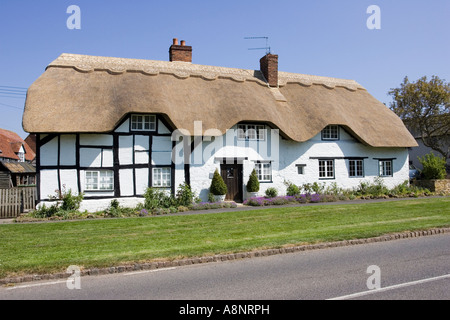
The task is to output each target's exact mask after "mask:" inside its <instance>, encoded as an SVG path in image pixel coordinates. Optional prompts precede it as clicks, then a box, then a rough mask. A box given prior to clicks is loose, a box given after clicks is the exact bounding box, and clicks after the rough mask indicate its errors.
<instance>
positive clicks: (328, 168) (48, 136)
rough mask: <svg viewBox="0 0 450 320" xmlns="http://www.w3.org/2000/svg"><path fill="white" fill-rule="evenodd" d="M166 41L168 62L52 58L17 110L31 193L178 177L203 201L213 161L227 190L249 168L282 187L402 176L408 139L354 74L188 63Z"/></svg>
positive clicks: (184, 49) (90, 194)
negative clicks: (32, 165) (32, 170)
mask: <svg viewBox="0 0 450 320" xmlns="http://www.w3.org/2000/svg"><path fill="white" fill-rule="evenodd" d="M169 52H170V57H169V61H152V60H136V59H122V58H110V57H95V56H85V55H75V54H62V55H61V56H59V57H58V58H57V59H56V60H55V61H53V62H52V63H50V65H49V66H48V67H47V68H46V70H45V72H44V73H43V74H42V76H41V77H40V78H39V79H37V80H36V81H35V82H34V83H33V84H32V85H31V87H30V88H29V90H28V94H27V100H26V105H25V112H24V116H23V127H24V129H25V131H27V132H30V133H34V134H36V137H37V138H36V148H37V172H38V174H37V177H38V179H37V180H38V189H39V198H40V199H41V200H46V199H48V198H49V195H52V194H54V193H55V190H58V189H59V190H60V189H61V188H63V186H65V187H66V189H72V191H75V192H84V194H85V199H86V200H85V203H89V201H87V199H96V200H98V201H95V202H90V203H91V206H90V208H94V207H95V208H99V207H101V206H107V204H109V202H110V200H111V199H113V198H117V199H120V200H121V201H122V202H129V203H133V202H136V201H139V199H140V197H141V196H142V195H143V193H144V191H145V189H146V188H147V187H149V186H151V187H157V188H165V189H168V190H170V191H171V192H176V189H177V188H178V186H179V185H180V184H181V183H182V182H184V181H186V182H187V183H189V184H190V185H191V187H192V189H193V190H194V191H195V192H196V193H197V194H199V195H200V197H201V198H202V199H204V200H206V198H207V195H208V189H209V186H210V183H211V178H212V175H213V173H214V171H215V169H218V170H219V171H220V172H221V173H222V176H223V178H224V180H225V182H226V183H227V185H228V195H227V199H233V200H235V201H242V200H244V199H245V198H246V197H247V194H246V189H245V184H246V183H247V180H248V177H249V175H250V173H251V171H252V170H253V169H256V170H257V173H258V177H259V180H260V182H261V191H260V193H261V194H263V193H264V191H265V189H267V188H268V187H276V188H278V189H279V191H280V194H283V193H284V192H285V190H286V187H285V186H284V182H285V181H290V182H292V183H295V184H297V185H300V184H303V183H312V182H325V183H331V182H335V183H336V184H337V185H339V186H341V187H348V188H351V187H353V186H356V185H358V184H359V183H360V182H361V181H363V180H372V179H373V178H374V177H378V176H381V177H383V179H384V181H385V183H386V184H387V185H390V186H393V185H396V184H399V183H402V182H403V181H405V180H407V179H408V149H407V148H408V147H414V146H416V145H417V143H416V141H415V140H414V138H413V137H412V136H411V134H410V133H409V132H408V130H407V129H406V128H405V126H404V124H403V122H402V121H401V120H400V119H399V118H398V117H397V116H396V115H395V114H394V113H393V112H391V111H390V110H389V109H388V108H387V107H386V106H385V105H384V104H382V103H381V102H379V101H378V100H376V99H375V98H374V97H373V96H371V95H370V94H369V93H368V92H367V90H366V89H364V88H363V87H362V86H361V85H360V84H358V83H357V82H355V81H353V80H343V79H335V78H328V77H319V76H311V75H304V74H295V73H288V72H281V71H278V56H277V55H274V54H270V53H269V54H267V55H265V56H264V57H262V59H261V61H260V65H261V68H260V70H243V69H233V68H223V67H215V66H205V65H198V64H193V63H192V47H190V46H186V44H185V42H184V41H182V42H181V44H178V40H176V39H174V43H173V45H172V46H171V47H170V51H169ZM88 207H89V206H88Z"/></svg>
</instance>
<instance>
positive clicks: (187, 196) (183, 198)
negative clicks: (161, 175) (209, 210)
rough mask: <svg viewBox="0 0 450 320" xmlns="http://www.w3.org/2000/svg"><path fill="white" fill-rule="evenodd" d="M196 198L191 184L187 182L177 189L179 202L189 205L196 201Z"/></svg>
mask: <svg viewBox="0 0 450 320" xmlns="http://www.w3.org/2000/svg"><path fill="white" fill-rule="evenodd" d="M194 198H195V194H194V192H192V189H191V186H190V185H188V184H187V183H186V182H183V183H182V184H180V186H179V187H178V190H177V204H178V205H179V206H185V207H188V206H190V205H192V204H193V203H194Z"/></svg>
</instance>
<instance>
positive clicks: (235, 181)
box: [220, 163, 243, 202]
mask: <svg viewBox="0 0 450 320" xmlns="http://www.w3.org/2000/svg"><path fill="white" fill-rule="evenodd" d="M220 169H221V175H222V178H223V181H225V184H226V185H227V188H228V193H227V195H226V197H225V200H230V201H236V202H242V199H243V195H242V164H237V163H233V164H221V165H220Z"/></svg>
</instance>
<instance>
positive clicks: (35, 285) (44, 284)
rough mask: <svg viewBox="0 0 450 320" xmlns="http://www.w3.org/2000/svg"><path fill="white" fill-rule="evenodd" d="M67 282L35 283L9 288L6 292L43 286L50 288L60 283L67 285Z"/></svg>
mask: <svg viewBox="0 0 450 320" xmlns="http://www.w3.org/2000/svg"><path fill="white" fill-rule="evenodd" d="M66 282H67V280H59V281H53V282H42V283H34V284H25V285H21V286H14V287H11V288H7V289H6V290H15V289H24V288H31V287H41V286H48V285H52V284H59V283H66Z"/></svg>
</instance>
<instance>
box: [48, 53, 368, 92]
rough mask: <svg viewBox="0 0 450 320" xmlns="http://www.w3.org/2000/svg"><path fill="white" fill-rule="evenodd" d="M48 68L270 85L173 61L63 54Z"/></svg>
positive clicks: (327, 82) (289, 76) (327, 81)
mask: <svg viewBox="0 0 450 320" xmlns="http://www.w3.org/2000/svg"><path fill="white" fill-rule="evenodd" d="M49 67H71V68H74V69H75V70H77V71H79V72H86V73H88V72H93V71H107V72H109V73H111V74H115V75H117V74H123V73H125V72H141V73H143V74H146V75H150V76H156V75H159V74H172V75H174V76H175V77H177V78H180V79H187V78H189V77H201V78H203V79H204V80H216V79H230V80H234V81H237V82H245V81H254V82H256V83H258V84H260V85H263V86H267V82H266V81H264V79H263V78H262V77H261V76H260V71H259V70H251V69H239V68H230V67H219V66H208V65H200V64H193V63H189V62H179V61H174V62H170V61H160V60H146V59H132V58H117V57H103V56H91V55H81V54H71V53H63V54H61V55H60V56H59V57H58V58H57V59H56V60H54V61H53V62H51V63H50V64H49V65H48V67H47V68H49ZM288 83H299V84H302V85H305V86H311V85H313V84H319V85H324V86H325V87H328V88H330V89H333V88H335V87H345V88H347V89H349V90H352V91H355V90H357V89H364V87H362V86H361V85H360V84H358V83H357V82H356V81H354V80H347V79H338V78H331V77H323V76H313V75H306V74H299V73H290V72H282V71H280V72H279V86H285V85H286V84H288Z"/></svg>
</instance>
